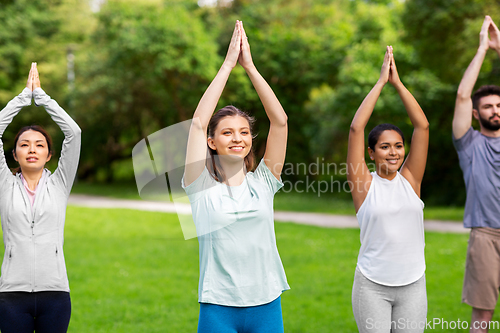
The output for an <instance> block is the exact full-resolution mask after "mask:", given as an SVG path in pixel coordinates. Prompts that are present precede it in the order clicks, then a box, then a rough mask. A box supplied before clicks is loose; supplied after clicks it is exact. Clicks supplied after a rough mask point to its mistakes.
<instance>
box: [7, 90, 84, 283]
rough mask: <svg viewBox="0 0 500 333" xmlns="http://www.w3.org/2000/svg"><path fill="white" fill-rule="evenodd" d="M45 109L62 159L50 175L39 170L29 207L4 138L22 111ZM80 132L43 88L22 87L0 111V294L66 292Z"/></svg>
mask: <svg viewBox="0 0 500 333" xmlns="http://www.w3.org/2000/svg"><path fill="white" fill-rule="evenodd" d="M32 97H33V98H34V100H35V105H37V106H40V105H43V106H44V107H45V109H46V110H47V113H48V114H49V115H50V117H51V118H52V120H54V122H56V123H57V125H58V126H59V127H60V128H61V130H62V131H63V133H64V141H63V144H62V150H61V157H60V158H59V162H58V165H57V169H56V170H55V172H54V173H53V174H51V173H50V171H49V170H47V169H45V170H44V171H43V175H42V178H41V179H40V181H39V183H38V187H37V190H36V196H35V202H34V204H33V208H32V207H31V204H30V200H29V198H28V194H27V192H26V189H25V188H24V185H23V182H22V180H21V178H20V174H19V173H18V174H17V175H12V172H11V171H10V170H9V168H8V166H7V163H6V161H5V155H4V150H3V142H2V141H1V138H2V135H3V133H4V131H5V129H6V128H7V126H8V125H9V124H10V123H11V121H12V119H13V118H14V116H16V115H17V114H18V113H19V111H20V110H21V108H22V107H24V106H28V105H30V104H31V98H32ZM80 143H81V130H80V127H78V125H77V124H76V123H75V122H74V121H73V119H71V117H70V116H69V115H68V114H67V113H66V112H65V111H64V110H63V109H62V108H61V107H60V106H59V105H58V104H57V102H56V101H54V100H53V99H51V98H50V96H48V95H47V94H46V93H45V92H44V91H43V90H42V89H41V88H36V89H35V90H34V91H33V93H32V92H31V90H29V89H28V88H25V89H24V90H23V91H22V92H21V94H19V95H18V96H17V97H15V98H14V99H13V100H11V101H10V102H9V103H8V104H7V106H6V107H5V108H4V109H3V110H2V111H1V112H0V217H1V223H2V231H3V241H4V246H5V255H4V258H3V262H2V271H1V275H0V292H4V291H27V292H36V291H48V290H51V291H68V292H69V283H68V277H67V274H66V265H65V262H64V254H63V243H64V221H65V216H66V204H67V202H68V196H69V193H70V190H71V187H72V185H73V180H74V178H75V174H76V169H77V167H78V160H79V157H80Z"/></svg>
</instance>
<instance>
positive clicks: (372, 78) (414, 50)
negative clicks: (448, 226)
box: [0, 0, 500, 206]
mask: <svg viewBox="0 0 500 333" xmlns="http://www.w3.org/2000/svg"><path fill="white" fill-rule="evenodd" d="M486 14H488V15H490V16H492V18H493V20H494V21H495V22H496V23H497V24H499V23H500V7H499V6H498V3H497V1H495V0H475V1H470V0H454V1H450V0H407V1H404V0H315V1H310V0H233V1H230V0H220V1H217V0H200V1H198V2H196V1H194V0H172V1H165V0H164V1H161V0H147V1H146V0H86V1H84V0H2V1H0V22H2V24H1V25H0V105H5V104H6V103H7V102H8V101H9V100H11V99H12V98H13V97H14V96H16V95H17V94H19V93H20V92H21V90H22V89H23V87H24V85H25V81H26V78H27V75H28V71H29V68H30V63H31V62H32V61H36V62H37V63H38V67H39V72H40V78H41V82H42V88H43V89H44V90H45V91H46V92H47V93H48V94H49V95H51V96H52V97H53V98H54V99H55V100H56V101H58V102H59V104H60V105H61V106H62V107H63V108H64V109H65V110H67V111H68V113H69V114H70V115H71V116H72V117H73V118H74V119H75V120H76V121H77V123H78V124H79V125H80V127H81V128H82V130H83V138H82V140H83V142H82V155H81V160H80V167H79V170H78V184H80V186H81V185H82V184H87V183H91V184H113V183H120V184H131V186H132V187H133V184H134V174H133V167H132V159H131V151H132V148H133V147H134V145H135V144H136V143H137V142H139V141H140V140H141V139H143V138H145V137H147V136H148V135H149V134H152V133H153V132H155V131H157V130H160V129H162V128H164V127H166V126H169V125H172V124H175V123H178V122H180V121H183V120H187V119H189V118H191V116H192V114H193V112H194V109H195V108H196V105H197V103H198V101H199V99H200V98H201V96H202V94H203V92H204V90H205V89H206V87H207V86H208V84H209V83H210V81H211V80H212V79H213V77H214V76H215V74H216V72H217V70H218V69H219V67H220V65H221V64H222V61H223V59H224V57H225V54H226V51H227V46H228V44H229V40H230V37H231V33H232V30H233V28H234V22H235V20H237V19H239V20H242V21H243V23H244V26H245V29H246V31H247V34H248V36H249V42H250V46H251V49H252V55H253V58H254V63H255V64H256V66H257V68H258V70H259V71H260V72H261V74H262V75H263V76H264V78H265V79H266V80H267V81H268V82H269V84H270V85H271V87H272V88H273V90H274V91H275V93H276V95H277V96H278V98H279V100H280V101H281V103H282V104H283V106H284V108H285V110H286V112H287V114H288V116H289V131H290V132H289V143H288V152H287V160H286V162H287V163H290V165H297V164H298V163H306V164H310V163H318V161H319V162H320V163H324V164H325V165H326V164H328V163H331V165H337V166H338V167H337V168H330V172H319V173H314V172H313V173H311V172H302V171H301V172H299V171H298V170H293V171H290V172H288V173H287V172H285V173H284V175H283V179H284V180H289V181H291V182H295V183H297V181H299V180H304V179H305V178H306V177H308V178H309V181H311V180H321V179H325V180H328V181H331V180H332V179H335V180H339V181H341V182H342V181H345V179H346V177H345V172H342V167H341V163H345V158H346V150H347V138H348V131H349V124H350V122H351V120H352V117H353V115H354V113H355V112H356V109H357V107H358V106H359V104H360V103H361V101H362V100H363V98H364V97H365V95H366V94H367V93H368V92H369V90H370V89H371V87H372V86H373V85H374V84H375V82H376V81H377V79H378V76H379V72H380V67H381V64H382V60H383V56H384V52H385V46H386V45H392V46H393V47H394V54H395V59H396V64H397V66H398V71H399V74H400V77H401V79H402V81H403V83H404V84H405V85H406V86H407V87H408V89H409V90H410V91H411V92H412V93H413V95H414V96H415V97H416V99H417V100H418V102H419V103H420V105H421V106H422V108H423V109H424V111H425V113H426V115H427V117H428V119H429V122H430V126H431V127H430V147H429V159H428V163H427V170H426V174H425V177H424V184H423V185H422V196H423V200H424V201H425V202H426V204H428V205H439V206H454V205H456V206H461V205H463V203H464V199H465V191H464V185H463V179H462V173H461V170H460V168H459V165H458V159H457V155H456V152H455V150H454V148H453V145H452V140H451V121H452V117H453V107H454V101H455V94H456V89H457V87H458V84H459V82H460V79H461V77H462V74H463V73H464V71H465V69H466V67H467V65H468V64H469V62H470V61H471V59H472V58H473V56H474V54H475V52H476V50H477V46H478V41H479V31H480V28H481V24H482V21H483V18H484V15H486ZM499 74H500V61H499V59H498V55H497V54H496V53H495V52H493V51H490V52H489V53H488V55H487V58H486V60H485V62H484V65H483V68H482V71H481V74H480V77H479V80H478V84H477V86H476V88H477V87H479V85H481V84H485V83H491V84H495V83H497V82H498V76H499ZM227 104H233V105H235V106H237V107H239V108H241V109H243V110H246V111H249V112H250V113H252V114H253V115H254V116H256V118H257V120H258V121H257V127H256V133H257V134H258V136H257V138H256V141H255V145H256V153H257V157H258V158H260V157H261V156H262V155H263V151H264V148H265V141H266V136H267V131H268V126H269V124H268V121H267V117H266V115H265V112H264V110H263V108H262V106H261V103H260V101H259V99H258V96H257V94H256V93H255V91H254V89H253V87H252V85H251V82H250V80H249V79H248V78H247V76H246V74H245V72H244V71H243V69H242V68H241V67H239V66H237V67H236V68H235V70H234V71H233V73H232V75H231V77H230V79H229V81H228V83H227V86H226V89H225V91H224V93H223V95H222V98H221V101H220V105H219V106H220V107H222V106H224V105H227ZM381 122H391V123H394V124H396V125H398V126H400V127H401V128H402V129H403V131H404V133H405V136H406V140H407V141H408V142H409V141H410V139H411V133H412V127H411V124H410V123H409V119H408V117H407V115H406V111H405V110H404V107H403V105H402V103H401V101H400V100H399V97H398V95H397V93H396V91H395V89H394V88H393V87H392V86H390V85H388V86H386V88H385V89H384V91H383V92H382V95H381V98H380V99H379V101H378V103H377V106H376V109H375V112H374V115H373V117H372V119H371V120H370V124H369V126H368V127H369V128H371V127H373V126H374V125H376V124H378V123H381ZM29 123H38V124H40V125H43V126H45V127H47V128H48V129H49V131H50V133H51V134H52V135H53V136H54V139H55V141H56V142H58V143H59V146H56V149H58V150H57V151H60V144H61V142H62V138H63V137H62V133H60V131H59V129H58V128H57V126H56V125H55V124H54V123H53V122H52V121H51V120H50V118H49V117H48V116H47V114H46V113H45V112H44V111H43V110H42V109H38V108H36V107H34V106H31V107H29V108H26V109H25V110H23V111H22V112H21V113H20V114H19V116H17V117H16V118H15V120H14V122H13V124H11V125H10V126H9V128H8V130H7V132H6V134H5V136H4V144H5V145H6V149H5V151H6V152H9V151H11V150H12V144H13V137H14V135H15V133H16V132H17V130H18V129H19V128H20V127H21V126H22V125H26V124H29ZM474 126H477V123H474ZM407 148H408V147H407ZM7 155H8V157H10V154H7ZM56 160H57V159H53V161H52V162H53V163H55V161H56ZM9 165H10V166H11V167H14V166H15V163H14V161H13V160H12V159H10V160H9ZM49 168H50V169H51V170H52V171H53V170H54V168H55V164H53V165H52V166H50V167H49ZM285 171H286V170H285ZM344 171H345V170H344ZM78 184H77V185H78ZM297 184H298V183H297ZM299 187H300V186H299ZM330 192H331V193H328V195H331V196H333V197H339V198H341V199H349V197H350V195H349V193H347V192H345V191H333V190H332V191H330Z"/></svg>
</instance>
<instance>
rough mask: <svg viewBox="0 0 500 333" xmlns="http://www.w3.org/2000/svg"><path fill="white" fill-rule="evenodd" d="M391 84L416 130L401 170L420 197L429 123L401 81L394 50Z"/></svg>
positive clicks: (390, 76)
mask: <svg viewBox="0 0 500 333" xmlns="http://www.w3.org/2000/svg"><path fill="white" fill-rule="evenodd" d="M389 82H390V83H391V84H392V85H393V86H394V88H396V91H397V92H398V94H399V97H400V98H401V101H402V102H403V105H404V106H405V109H406V112H407V113H408V117H410V121H411V123H412V125H413V128H414V129H413V135H412V137H411V146H410V152H409V153H408V156H407V157H406V160H405V162H404V164H403V167H402V168H401V174H402V175H403V177H405V178H406V180H408V181H409V182H410V184H411V186H412V187H413V190H414V191H415V193H416V194H417V195H418V196H419V197H420V184H421V183H422V179H423V178H424V172H425V165H426V162H427V150H428V146H429V122H428V121H427V118H426V117H425V114H424V111H422V108H420V105H418V102H417V101H416V100H415V98H414V97H413V95H412V94H411V93H410V92H409V91H408V89H406V87H405V86H404V85H403V83H402V82H401V80H400V79H399V75H398V71H397V68H396V63H395V61H394V54H393V53H392V50H391V73H390V75H389Z"/></svg>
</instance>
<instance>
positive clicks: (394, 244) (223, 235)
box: [0, 16, 500, 333]
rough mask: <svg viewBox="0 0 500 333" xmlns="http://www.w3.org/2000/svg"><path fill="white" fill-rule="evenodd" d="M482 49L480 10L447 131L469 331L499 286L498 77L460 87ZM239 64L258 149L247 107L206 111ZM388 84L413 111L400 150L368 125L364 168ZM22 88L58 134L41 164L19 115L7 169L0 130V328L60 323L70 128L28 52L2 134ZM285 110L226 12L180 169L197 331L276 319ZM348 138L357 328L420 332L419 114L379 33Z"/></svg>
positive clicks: (65, 291) (76, 137)
mask: <svg viewBox="0 0 500 333" xmlns="http://www.w3.org/2000/svg"><path fill="white" fill-rule="evenodd" d="M490 48H491V49H493V50H495V51H496V52H497V53H498V54H499V56H500V32H499V30H498V28H497V26H496V25H495V23H494V22H493V21H492V19H491V18H490V17H489V16H486V18H485V20H484V23H483V26H482V28H481V32H480V45H479V48H478V51H477V53H476V56H475V57H474V59H473V60H472V62H471V64H470V65H469V67H468V68H467V70H466V72H465V74H464V76H463V79H462V81H461V83H460V86H459V88H458V93H457V99H456V105H455V113H454V117H453V142H454V145H455V147H456V150H457V153H458V156H459V160H460V167H461V168H462V170H463V173H464V180H465V186H466V191H467V200H466V204H465V214H464V226H465V227H466V228H471V234H470V240H469V245H468V250H467V258H466V271H465V278H464V288H463V296H462V300H463V302H465V303H467V304H469V305H471V306H472V308H473V310H472V319H471V325H470V328H471V332H486V331H487V328H485V325H483V323H484V322H489V321H490V320H491V319H492V315H493V310H494V308H495V306H496V302H497V299H498V293H499V288H500V274H499V273H500V244H499V243H500V242H499V241H500V219H499V217H498V216H500V215H499V213H500V202H499V200H498V198H500V87H498V86H483V87H481V88H479V89H478V90H477V91H476V92H475V93H474V94H472V91H473V88H474V85H475V83H476V80H477V77H478V74H479V71H480V68H481V65H482V62H483V60H484V57H485V54H486V52H487V51H488V50H489V49H490ZM238 63H239V64H240V65H241V66H242V67H243V68H244V70H245V71H246V73H247V75H248V76H249V78H250V80H251V82H252V84H253V86H254V88H255V90H256V91H257V94H258V95H259V98H260V100H261V102H262V104H263V106H264V109H265V112H266V114H267V116H268V119H269V122H270V128H269V133H268V136H267V143H266V149H265V153H264V155H263V157H262V159H261V160H260V162H257V161H256V160H255V157H254V152H253V146H252V140H253V134H252V133H253V132H252V125H253V124H254V122H255V119H254V118H253V117H251V116H250V115H248V114H247V113H245V112H243V111H241V110H239V109H238V108H236V107H234V106H232V105H229V106H226V107H223V108H222V109H220V110H218V111H217V112H215V113H214V111H215V108H216V106H217V103H218V101H219V99H220V96H221V94H222V91H223V89H224V87H225V84H226V82H227V80H228V78H229V76H230V73H231V71H232V69H233V68H234V67H235V66H236V65H237V64H238ZM387 83H390V84H391V85H393V86H394V88H395V89H396V91H397V92H398V94H399V96H400V98H401V100H402V102H403V105H404V107H405V109H406V111H407V113H408V117H409V119H410V121H411V123H412V124H413V127H414V131H413V135H412V140H411V146H410V147H411V148H410V150H409V153H408V154H407V156H406V157H405V141H404V135H403V133H402V131H401V130H400V129H399V128H398V127H397V126H395V125H392V124H381V125H378V126H376V127H375V128H373V129H372V130H371V132H370V133H369V135H368V155H369V157H370V159H371V160H373V161H374V163H375V166H376V170H375V171H373V172H370V171H369V170H368V167H367V164H366V162H365V127H366V125H367V123H368V121H369V119H370V116H371V114H372V112H373V109H374V107H375V104H376V102H377V99H378V98H379V96H380V94H381V92H382V89H383V87H384V86H385V85H386V84H387ZM32 98H34V100H35V104H36V105H43V106H44V107H45V109H46V110H47V112H48V113H49V115H50V116H51V117H52V119H53V120H54V121H55V122H56V123H57V124H58V125H59V127H60V128H61V130H62V131H63V133H64V136H65V139H64V142H63V145H62V151H61V154H60V158H59V163H58V166H57V169H56V170H55V172H54V173H53V174H51V172H50V171H48V170H47V169H45V163H46V162H47V161H49V160H50V159H51V157H52V156H53V155H54V154H55V153H54V150H53V147H52V141H51V139H50V136H49V135H48V134H47V132H46V131H45V130H43V129H42V128H41V127H39V126H36V125H32V126H27V127H23V128H22V129H21V130H20V131H19V133H18V134H17V135H16V137H15V140H14V141H15V142H14V149H13V155H14V158H15V160H16V161H17V162H18V163H19V168H17V169H16V170H14V171H13V172H11V171H10V169H9V168H8V166H7V164H6V161H5V156H4V153H3V143H2V141H1V140H0V217H1V223H2V230H3V238H4V244H5V255H4V259H3V263H2V270H1V276H0V331H1V332H2V333H11V332H15V333H24V332H33V331H36V332H37V333H38V332H51V333H59V332H66V331H67V329H68V324H69V320H70V313H71V301H70V297H69V285H68V278H67V274H66V268H65V262H64V255H63V231H64V222H65V210H66V203H67V199H68V196H69V193H70V190H71V187H72V184H73V180H74V178H75V174H76V169H77V165H78V159H79V152H80V133H81V131H80V128H79V127H78V125H77V124H76V123H75V122H74V121H73V120H72V119H71V118H70V117H69V116H68V115H67V114H66V113H65V112H64V110H63V109H62V108H61V107H60V106H59V105H58V104H57V103H56V102H55V101H54V100H53V99H51V98H50V97H49V96H48V95H47V94H46V93H45V92H44V91H43V90H42V89H41V87H40V80H39V77H38V70H37V67H36V63H33V64H32V67H31V70H30V73H29V76H28V82H27V85H26V88H25V89H24V90H23V92H22V93H21V94H20V95H19V96H17V97H16V98H14V99H13V100H12V101H10V102H9V103H8V104H7V106H6V107H5V108H4V109H3V110H2V111H1V112H0V139H1V135H2V134H3V132H4V131H5V129H6V127H7V126H8V125H9V123H10V122H11V121H12V119H13V117H14V116H15V115H16V114H17V113H18V112H19V111H20V110H21V108H22V107H24V106H27V105H30V104H31V99H32ZM472 117H474V118H476V119H478V120H479V126H480V130H479V131H476V130H474V129H473V128H472ZM287 119H288V118H287V115H286V113H285V111H284V110H283V107H282V106H281V104H280V102H279V101H278V99H277V98H276V96H275V94H274V93H273V91H272V89H271V87H270V86H269V85H268V84H267V82H266V81H265V79H264V78H263V77H262V76H261V75H260V73H259V72H258V70H257V69H256V67H255V65H254V63H253V60H252V56H251V52H250V45H249V43H248V38H247V36H246V33H245V29H244V28H243V23H242V22H241V21H237V22H236V25H235V28H234V32H233V35H232V39H231V42H230V45H229V49H228V52H227V55H226V58H225V60H224V63H223V64H222V66H221V68H220V70H219V71H218V73H217V75H216V76H215V78H214V80H213V81H212V83H211V84H210V86H209V87H208V88H207V90H206V92H205V94H204V95H203V97H202V98H201V100H200V102H199V104H198V106H197V108H196V110H195V113H194V115H193V121H192V124H191V128H190V130H189V138H188V144H187V151H186V165H185V171H184V177H183V179H182V186H183V188H184V189H185V191H186V193H187V195H188V197H189V200H190V202H191V207H192V214H193V220H194V222H195V225H196V230H197V233H198V240H199V255H200V280H199V303H200V315H199V321H198V332H201V333H207V332H214V333H260V332H270V333H275V332H276V333H278V332H284V324H283V318H282V312H281V297H280V295H281V293H282V292H283V291H285V290H288V289H290V287H289V285H288V283H287V279H286V275H285V271H284V268H283V265H282V262H281V259H280V256H279V253H278V249H277V246H276V236H275V230H274V219H273V198H274V195H275V193H276V192H277V191H278V190H279V189H280V188H281V187H282V186H283V183H282V182H281V171H282V167H283V165H284V160H285V155H286V145H287V135H288V125H287ZM348 142H349V143H348V155H347V165H348V174H347V177H348V180H349V181H350V182H349V183H350V184H351V194H352V198H353V202H354V207H355V210H356V216H357V218H358V222H359V226H360V239H361V248H360V251H359V256H358V262H357V266H356V269H355V272H354V282H353V290H352V307H353V313H354V317H355V320H356V323H357V326H358V329H359V331H360V332H422V331H423V330H424V328H425V325H421V323H425V322H426V315H427V295H426V285H425V257H424V245H425V240H424V225H423V207H424V203H423V202H422V200H421V199H420V193H421V183H422V179H423V176H424V171H425V165H426V159H427V153H428V142H429V123H428V121H427V118H426V116H425V114H424V112H423V111H422V109H421V108H420V106H419V104H418V102H417V101H416V100H415V98H414V97H413V96H412V94H411V93H410V92H409V91H408V90H407V89H406V88H405V86H404V85H403V83H402V82H401V80H400V78H399V74H398V71H397V68H396V63H395V57H394V54H393V49H392V47H391V46H388V47H387V49H386V53H385V56H384V61H383V64H382V69H381V73H380V77H379V79H378V81H377V82H376V84H375V85H374V87H373V88H372V90H371V91H370V92H369V94H368V95H367V96H366V98H365V99H364V101H363V102H362V103H361V106H360V107H359V109H358V110H357V112H356V114H355V116H354V119H353V121H352V123H351V127H350V133H349V141H348ZM400 323H406V326H405V325H400ZM408 323H410V324H408ZM334 330H335V329H334V328H332V332H333V331H334Z"/></svg>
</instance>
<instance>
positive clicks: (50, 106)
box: [33, 88, 81, 138]
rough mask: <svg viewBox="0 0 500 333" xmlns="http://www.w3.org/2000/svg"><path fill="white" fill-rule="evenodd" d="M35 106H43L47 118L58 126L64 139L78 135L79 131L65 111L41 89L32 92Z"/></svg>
mask: <svg viewBox="0 0 500 333" xmlns="http://www.w3.org/2000/svg"><path fill="white" fill-rule="evenodd" d="M33 98H34V101H35V105H36V106H43V107H44V108H45V110H46V111H47V113H48V114H49V116H50V117H51V118H52V120H54V122H55V123H56V124H57V125H58V126H59V128H60V129H61V131H62V132H63V133H64V136H65V137H66V138H69V137H73V136H76V135H80V133H81V129H80V127H79V126H78V124H77V123H76V122H75V121H74V120H73V119H72V118H71V117H70V116H69V114H68V113H66V111H64V109H63V108H62V107H61V106H60V105H59V104H58V103H57V102H56V101H55V100H53V99H52V98H51V97H50V96H49V95H47V93H45V91H43V89H42V88H36V89H35V90H34V91H33Z"/></svg>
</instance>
